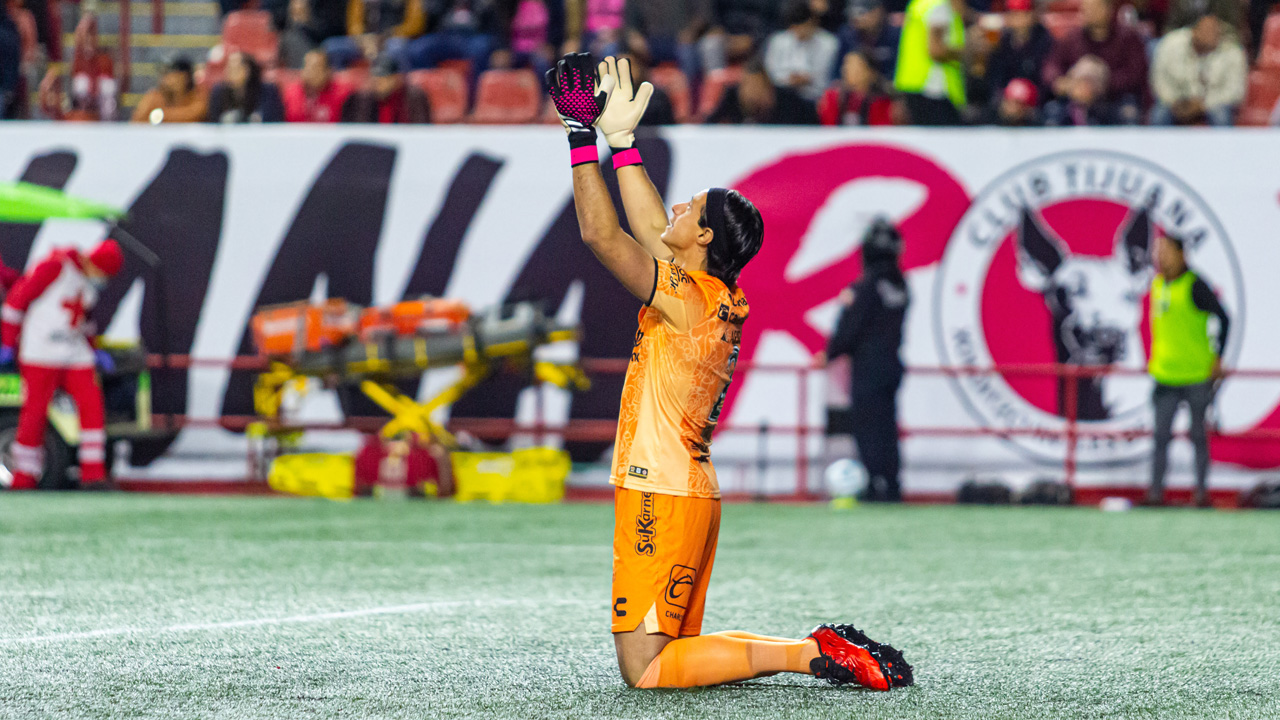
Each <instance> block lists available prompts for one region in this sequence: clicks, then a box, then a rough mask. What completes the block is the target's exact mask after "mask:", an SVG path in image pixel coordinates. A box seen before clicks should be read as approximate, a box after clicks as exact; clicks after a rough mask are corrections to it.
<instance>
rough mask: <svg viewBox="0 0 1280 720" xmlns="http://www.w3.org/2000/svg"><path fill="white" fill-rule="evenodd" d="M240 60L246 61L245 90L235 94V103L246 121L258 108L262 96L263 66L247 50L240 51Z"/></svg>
mask: <svg viewBox="0 0 1280 720" xmlns="http://www.w3.org/2000/svg"><path fill="white" fill-rule="evenodd" d="M239 55H240V62H242V63H244V67H245V74H246V75H247V77H245V80H244V91H243V92H241V93H239V94H237V95H234V97H235V100H234V103H235V104H236V105H237V106H239V108H240V112H241V114H242V117H243V118H244V120H245V121H247V120H248V119H249V116H250V115H253V114H254V113H255V112H257V110H258V101H259V100H260V99H261V98H262V66H261V65H259V64H258V61H257V60H254V59H253V56H252V55H250V54H249V53H247V52H240V53H239Z"/></svg>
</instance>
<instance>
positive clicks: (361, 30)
mask: <svg viewBox="0 0 1280 720" xmlns="http://www.w3.org/2000/svg"><path fill="white" fill-rule="evenodd" d="M426 28H427V16H426V13H425V10H424V8H423V5H422V0H350V3H349V4H348V5H347V34H346V35H344V36H340V37H332V38H329V39H328V40H325V41H324V50H325V52H326V53H328V54H329V62H330V64H332V65H333V66H334V67H338V68H345V67H347V66H349V65H351V64H352V63H354V62H356V61H358V60H361V59H362V58H363V59H368V60H372V59H373V58H372V57H369V55H374V56H376V55H378V54H379V53H388V54H389V55H390V56H391V57H394V58H398V59H401V62H402V64H403V65H404V68H403V69H407V68H408V61H407V60H404V57H405V43H406V42H407V41H408V40H409V39H411V38H415V37H417V36H419V35H421V34H422V32H423V31H424V30H426Z"/></svg>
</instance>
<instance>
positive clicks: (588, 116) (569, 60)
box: [547, 53, 616, 165]
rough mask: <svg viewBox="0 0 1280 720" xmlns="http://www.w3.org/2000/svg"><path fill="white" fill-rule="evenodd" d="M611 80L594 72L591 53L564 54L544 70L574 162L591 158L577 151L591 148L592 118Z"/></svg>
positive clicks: (602, 104)
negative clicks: (558, 60)
mask: <svg viewBox="0 0 1280 720" xmlns="http://www.w3.org/2000/svg"><path fill="white" fill-rule="evenodd" d="M615 82H616V80H615V78H613V77H612V76H609V77H604V78H601V77H599V76H598V75H597V72H596V64H595V60H594V59H593V58H592V57H591V53H570V54H568V55H565V56H564V57H563V58H561V59H560V62H558V63H556V66H555V67H553V68H551V69H550V70H548V71H547V89H548V92H549V93H550V94H551V102H552V103H553V104H554V105H555V106H556V113H558V114H559V115H560V122H561V123H563V124H564V128H565V131H566V132H567V133H568V134H569V147H571V148H573V150H574V152H573V154H572V157H573V164H574V165H578V164H581V163H582V162H595V156H594V153H591V154H592V158H591V159H590V160H586V159H584V158H585V157H586V154H587V153H585V152H582V153H580V152H578V151H579V150H583V149H585V148H590V149H591V151H594V150H595V146H596V128H595V122H596V120H598V119H599V118H600V113H602V112H604V108H605V106H606V105H607V104H608V102H609V94H610V93H611V92H613V87H614V83H615Z"/></svg>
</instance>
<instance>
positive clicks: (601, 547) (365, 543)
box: [39, 533, 613, 553]
mask: <svg viewBox="0 0 1280 720" xmlns="http://www.w3.org/2000/svg"><path fill="white" fill-rule="evenodd" d="M95 540H96V538H94V537H93V536H92V535H87V534H80V533H50V534H47V535H41V536H40V538H39V541H40V543H42V544H44V543H48V542H54V543H58V542H92V541H95ZM612 541H613V534H612V533H610V534H609V537H608V538H607V539H604V540H601V541H600V542H598V543H593V544H590V545H587V544H564V543H539V542H537V541H530V542H432V541H430V540H404V541H401V540H360V539H351V538H233V537H217V536H214V537H198V536H192V535H137V536H133V537H130V538H129V539H128V541H127V542H128V543H129V544H131V545H143V544H150V545H163V544H170V543H185V544H198V545H214V544H217V545H250V546H262V545H305V546H309V547H314V546H317V545H333V546H339V547H341V546H350V547H369V548H376V547H397V548H418V549H421V550H440V551H445V552H447V551H450V550H529V551H537V552H542V551H544V550H552V551H563V552H588V553H589V552H595V553H605V552H609V551H610V549H611V544H610V543H611V542H612Z"/></svg>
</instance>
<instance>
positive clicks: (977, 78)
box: [960, 23, 998, 124]
mask: <svg viewBox="0 0 1280 720" xmlns="http://www.w3.org/2000/svg"><path fill="white" fill-rule="evenodd" d="M994 50H995V45H994V44H993V43H992V42H991V40H990V36H989V35H988V33H987V30H986V29H985V28H983V27H982V26H981V25H979V24H977V23H975V24H973V25H970V26H969V29H968V30H966V31H965V41H964V97H965V106H964V107H963V108H962V109H961V110H960V118H961V119H962V120H963V121H964V123H965V124H978V123H981V122H982V121H983V119H984V118H985V117H986V116H987V113H988V111H989V108H990V107H991V106H992V105H993V104H994V100H993V98H995V97H998V94H997V92H996V90H995V89H994V88H993V87H992V85H991V82H990V80H989V79H988V77H987V68H988V67H989V66H990V62H991V53H992V52H993V51H994Z"/></svg>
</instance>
